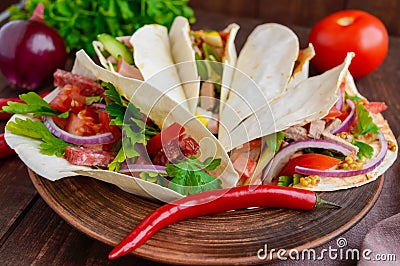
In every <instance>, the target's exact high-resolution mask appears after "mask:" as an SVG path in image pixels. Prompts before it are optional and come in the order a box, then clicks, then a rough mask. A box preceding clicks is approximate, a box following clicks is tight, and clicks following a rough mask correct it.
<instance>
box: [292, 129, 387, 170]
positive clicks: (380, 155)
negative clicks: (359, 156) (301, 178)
mask: <svg viewBox="0 0 400 266" xmlns="http://www.w3.org/2000/svg"><path fill="white" fill-rule="evenodd" d="M378 137H379V142H380V144H381V150H380V151H379V153H378V155H377V156H376V157H375V158H373V159H372V160H370V161H369V162H367V163H366V164H365V165H364V167H363V168H362V169H357V170H316V169H311V168H305V167H300V166H296V167H295V171H296V172H297V173H299V174H303V175H318V176H320V177H349V176H356V175H362V174H366V173H368V172H371V171H372V170H374V169H375V168H377V167H378V166H379V165H380V164H381V163H382V161H383V159H385V156H386V153H387V150H388V145H387V142H386V139H385V137H384V136H383V134H382V132H380V131H379V135H378Z"/></svg>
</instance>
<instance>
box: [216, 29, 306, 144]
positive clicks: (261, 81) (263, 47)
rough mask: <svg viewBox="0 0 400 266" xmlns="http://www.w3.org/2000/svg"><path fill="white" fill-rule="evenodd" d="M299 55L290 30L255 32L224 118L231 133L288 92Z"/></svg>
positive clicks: (243, 55) (243, 54)
mask: <svg viewBox="0 0 400 266" xmlns="http://www.w3.org/2000/svg"><path fill="white" fill-rule="evenodd" d="M298 54H299V41H298V38H297V36H296V34H295V33H294V32H293V31H292V30H291V29H289V28H288V27H286V26H283V25H280V24H276V23H266V24H262V25H259V26H257V27H256V28H255V29H254V30H253V31H252V33H251V34H250V35H249V37H248V38H247V41H246V43H245V44H244V46H243V49H242V50H241V52H240V54H239V57H238V60H237V64H236V69H235V70H234V73H233V76H232V83H231V86H230V91H229V95H228V98H227V100H226V103H225V106H226V108H223V109H222V112H221V115H220V121H221V123H223V124H224V126H225V128H226V130H227V133H230V132H231V131H232V130H233V129H234V128H235V127H236V126H237V125H239V124H240V123H241V122H242V121H243V120H244V119H246V118H247V117H248V116H249V115H251V114H252V113H254V112H255V111H257V110H259V109H261V108H263V107H264V106H265V105H266V104H267V102H268V101H270V100H272V99H273V98H275V97H277V96H278V95H280V94H281V93H283V92H284V91H285V89H286V88H287V86H288V83H289V80H290V79H291V76H292V72H293V68H294V65H295V62H296V60H297V58H298ZM233 118H235V119H233ZM226 137H228V136H227V134H225V135H224V136H223V137H221V138H220V139H221V140H222V139H223V138H226Z"/></svg>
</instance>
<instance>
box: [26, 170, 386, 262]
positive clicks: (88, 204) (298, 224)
mask: <svg viewBox="0 0 400 266" xmlns="http://www.w3.org/2000/svg"><path fill="white" fill-rule="evenodd" d="M29 175H30V177H31V179H32V182H33V184H34V185H35V187H36V189H37V190H38V191H39V193H40V195H41V196H42V197H43V199H44V200H45V201H46V202H47V203H48V204H49V205H50V207H51V208H53V209H54V210H55V211H56V212H57V213H58V214H59V215H60V216H61V217H62V218H63V219H65V220H66V221H67V222H68V223H70V224H71V225H72V226H73V227H75V228H77V229H78V230H80V231H82V232H83V233H85V234H87V235H89V236H90V237H93V238H95V239H97V240H99V241H102V242H104V243H106V244H109V245H111V246H115V245H116V244H117V243H118V242H119V241H120V240H122V238H123V237H124V236H126V235H127V234H128V233H129V232H130V231H131V229H132V228H134V226H135V225H136V224H138V223H139V221H140V220H142V219H143V218H144V217H145V216H146V215H147V214H149V213H150V212H151V211H152V210H154V209H156V208H157V207H159V206H160V203H158V202H152V201H149V200H146V199H143V198H140V197H137V196H135V195H132V194H129V193H126V192H124V191H122V190H120V189H119V188H117V187H116V186H113V185H110V184H106V183H103V182H100V181H97V180H94V179H92V178H87V177H70V178H64V179H62V180H59V181H56V182H52V181H49V180H47V179H45V178H42V177H40V176H38V175H36V174H35V173H34V172H32V171H31V170H29ZM382 185H383V177H380V178H379V179H378V180H376V181H374V182H371V183H369V184H367V185H364V186H362V187H359V188H352V189H348V190H343V191H336V192H324V193H320V195H321V197H323V198H324V199H326V200H330V201H333V202H336V203H338V204H340V205H341V206H342V208H341V209H331V208H320V209H318V210H314V211H311V212H305V211H293V210H283V209H252V210H241V211H235V212H227V213H221V214H218V215H210V216H204V217H199V218H195V219H190V220H185V221H181V222H178V223H175V224H173V225H171V226H169V227H167V228H165V229H163V230H161V231H159V232H158V233H157V234H156V235H154V236H153V237H152V238H151V239H150V240H149V241H147V242H146V244H144V245H143V246H142V247H140V248H138V249H137V250H136V251H135V252H134V253H133V254H135V255H136V256H139V257H142V258H146V259H149V260H154V261H158V262H164V263H173V264H185V265H189V264H196V265H233V264H242V265H248V264H261V263H266V262H267V261H265V260H260V259H259V258H258V256H257V251H258V250H259V249H263V248H264V245H265V244H267V245H268V250H272V249H273V248H274V249H275V250H278V249H286V250H288V251H289V250H290V249H292V248H296V249H297V250H298V251H300V250H302V249H305V248H314V247H317V246H320V245H322V244H324V243H326V242H328V241H329V240H331V239H333V238H335V237H337V236H338V235H340V234H342V233H343V232H344V231H346V230H348V229H349V228H351V227H352V226H353V225H355V224H356V223H357V222H358V221H359V220H361V218H362V217H363V216H364V215H365V214H367V212H368V211H369V210H370V209H371V207H372V206H373V204H374V203H375V201H376V200H377V198H378V196H379V193H380V191H381V189H382ZM110 251H111V248H110ZM274 255H276V254H274ZM267 259H268V258H267Z"/></svg>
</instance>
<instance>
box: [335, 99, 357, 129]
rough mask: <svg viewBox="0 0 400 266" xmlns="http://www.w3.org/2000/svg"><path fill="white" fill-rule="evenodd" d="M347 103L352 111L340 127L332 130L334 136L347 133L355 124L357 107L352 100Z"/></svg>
mask: <svg viewBox="0 0 400 266" xmlns="http://www.w3.org/2000/svg"><path fill="white" fill-rule="evenodd" d="M346 102H347V104H348V105H349V106H350V109H351V111H350V113H349V115H348V116H347V117H346V119H345V120H343V122H342V123H341V124H340V126H338V127H337V128H335V129H334V130H332V132H331V133H332V134H337V133H341V132H343V131H346V130H347V129H348V128H349V127H350V126H351V124H352V123H353V122H354V119H356V105H355V104H354V102H353V101H351V100H346Z"/></svg>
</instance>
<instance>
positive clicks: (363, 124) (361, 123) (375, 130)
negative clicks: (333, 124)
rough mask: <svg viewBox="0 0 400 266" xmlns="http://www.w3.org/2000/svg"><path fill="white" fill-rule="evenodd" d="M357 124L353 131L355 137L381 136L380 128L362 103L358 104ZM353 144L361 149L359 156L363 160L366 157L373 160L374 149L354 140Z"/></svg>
mask: <svg viewBox="0 0 400 266" xmlns="http://www.w3.org/2000/svg"><path fill="white" fill-rule="evenodd" d="M356 112H357V124H356V125H355V126H354V127H353V128H352V129H351V132H352V133H353V135H354V136H355V137H359V136H362V135H365V134H367V133H372V134H379V127H378V126H377V125H376V124H375V123H374V121H373V119H372V116H371V114H370V113H369V111H368V110H367V108H365V107H364V105H362V103H357V104H356ZM352 144H353V145H355V146H357V147H358V148H359V150H358V153H357V156H358V159H360V160H362V159H363V158H364V157H366V158H371V157H372V155H373V153H374V148H373V147H372V146H371V145H369V144H367V143H365V142H362V141H359V140H353V141H352Z"/></svg>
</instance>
